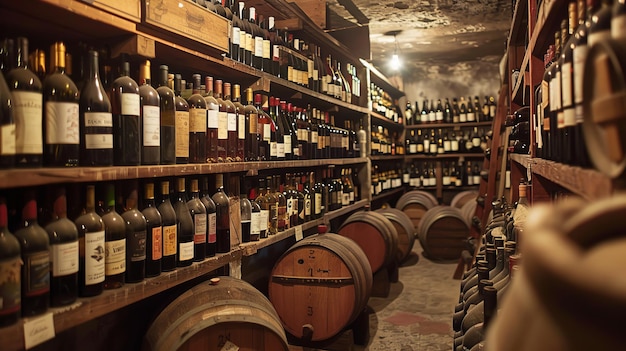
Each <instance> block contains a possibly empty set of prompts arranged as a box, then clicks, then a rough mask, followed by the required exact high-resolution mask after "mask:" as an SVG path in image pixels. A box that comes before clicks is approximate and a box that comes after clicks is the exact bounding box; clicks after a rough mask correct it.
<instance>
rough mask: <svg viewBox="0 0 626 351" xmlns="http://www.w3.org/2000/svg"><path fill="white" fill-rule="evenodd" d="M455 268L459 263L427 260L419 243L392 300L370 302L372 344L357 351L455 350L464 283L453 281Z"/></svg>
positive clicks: (403, 271) (373, 300)
mask: <svg viewBox="0 0 626 351" xmlns="http://www.w3.org/2000/svg"><path fill="white" fill-rule="evenodd" d="M455 268H456V262H434V261H431V260H429V259H427V258H425V257H424V256H423V252H422V248H421V246H420V244H419V242H418V241H417V240H416V242H415V246H414V247H413V253H412V255H411V256H410V257H409V259H408V260H407V261H406V262H405V263H404V264H403V266H402V267H401V268H400V277H399V281H398V282H397V283H392V284H391V292H390V294H389V296H388V297H387V298H379V297H372V298H370V300H369V303H368V306H369V307H370V308H371V309H372V310H373V313H372V314H370V342H369V344H368V345H367V346H356V347H355V350H370V351H383V350H384V351H440V350H446V351H448V350H451V349H452V335H453V332H452V313H453V312H454V306H455V304H456V303H457V300H458V291H459V283H460V282H459V281H458V280H454V279H452V275H453V273H454V270H455Z"/></svg>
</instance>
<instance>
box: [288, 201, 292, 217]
mask: <svg viewBox="0 0 626 351" xmlns="http://www.w3.org/2000/svg"><path fill="white" fill-rule="evenodd" d="M286 214H287V217H289V216H291V215H292V214H293V199H287V208H286Z"/></svg>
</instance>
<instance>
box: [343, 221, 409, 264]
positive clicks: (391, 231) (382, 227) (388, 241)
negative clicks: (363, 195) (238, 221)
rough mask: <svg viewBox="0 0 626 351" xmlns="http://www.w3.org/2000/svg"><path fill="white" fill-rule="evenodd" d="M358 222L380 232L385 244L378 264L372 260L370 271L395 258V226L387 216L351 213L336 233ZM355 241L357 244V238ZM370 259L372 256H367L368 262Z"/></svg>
mask: <svg viewBox="0 0 626 351" xmlns="http://www.w3.org/2000/svg"><path fill="white" fill-rule="evenodd" d="M358 223H363V224H366V225H369V226H371V227H373V228H374V229H375V230H377V231H378V232H379V233H380V234H381V236H382V238H381V239H382V241H383V242H384V244H385V254H384V258H383V260H382V262H381V263H380V264H376V262H374V264H373V265H372V267H371V268H372V272H376V271H377V270H378V269H380V268H381V267H383V266H386V265H388V264H389V263H390V262H391V261H392V260H393V259H394V258H395V252H396V250H397V247H398V237H397V234H396V228H395V227H394V226H393V224H392V223H391V222H389V220H388V219H387V218H385V216H383V215H381V214H379V213H376V212H370V211H363V212H356V213H353V214H352V215H351V216H350V217H348V218H347V219H346V220H345V221H344V222H343V224H342V225H341V227H340V228H339V230H338V234H340V235H343V234H342V229H345V228H346V227H348V226H349V225H351V224H358ZM351 239H353V238H351ZM353 240H355V239H353ZM355 242H356V243H357V244H359V241H358V240H355ZM366 255H367V252H366ZM372 259H373V258H372V257H369V256H368V261H369V262H370V264H372Z"/></svg>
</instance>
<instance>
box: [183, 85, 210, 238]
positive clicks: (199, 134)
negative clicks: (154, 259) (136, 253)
mask: <svg viewBox="0 0 626 351" xmlns="http://www.w3.org/2000/svg"><path fill="white" fill-rule="evenodd" d="M187 103H188V104H189V162H190V163H206V162H207V154H206V153H207V146H206V144H207V136H206V134H207V104H206V101H205V99H204V97H202V95H200V75H199V74H194V75H193V95H191V96H190V97H189V98H188V99H187ZM179 236H180V233H179Z"/></svg>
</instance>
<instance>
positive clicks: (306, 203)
mask: <svg viewBox="0 0 626 351" xmlns="http://www.w3.org/2000/svg"><path fill="white" fill-rule="evenodd" d="M310 215H311V197H310V196H307V197H306V198H305V199H304V216H310Z"/></svg>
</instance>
